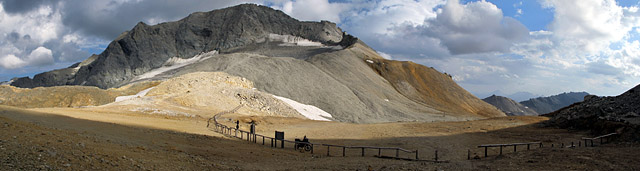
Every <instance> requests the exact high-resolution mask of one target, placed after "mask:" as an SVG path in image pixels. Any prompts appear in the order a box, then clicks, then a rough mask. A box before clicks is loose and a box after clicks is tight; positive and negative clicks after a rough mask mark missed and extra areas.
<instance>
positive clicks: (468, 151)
mask: <svg viewBox="0 0 640 171" xmlns="http://www.w3.org/2000/svg"><path fill="white" fill-rule="evenodd" d="M467 160H471V150H467Z"/></svg>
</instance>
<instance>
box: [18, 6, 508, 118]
mask: <svg viewBox="0 0 640 171" xmlns="http://www.w3.org/2000/svg"><path fill="white" fill-rule="evenodd" d="M248 28H251V29H248ZM194 72H209V73H215V72H224V73H226V74H228V75H230V76H236V77H241V78H244V79H248V80H250V81H251V82H252V83H253V87H254V88H256V90H257V91H259V92H262V93H268V94H271V95H275V96H278V97H282V98H287V99H290V100H292V101H295V102H296V103H299V104H304V105H310V106H312V107H317V108H319V110H322V111H324V112H326V113H328V114H329V115H331V116H333V117H332V120H335V121H342V122H355V123H378V122H396V121H464V120H474V119H482V118H488V117H498V116H505V114H504V113H503V112H501V111H500V110H498V109H496V108H495V107H493V106H491V105H489V104H487V103H485V102H484V101H482V100H480V99H478V98H476V97H475V96H473V95H471V94H470V93H469V92H467V91H466V90H464V89H463V88H461V87H460V86H458V85H457V84H456V83H455V82H454V81H453V80H452V79H451V78H450V77H449V76H446V75H445V74H442V73H440V72H438V71H436V70H434V69H430V68H428V67H425V66H422V65H419V64H415V63H411V62H401V61H392V60H384V59H383V58H382V57H381V56H380V55H379V54H377V52H376V51H375V50H373V49H371V48H370V47H369V46H367V45H366V44H365V43H364V42H362V41H360V40H359V39H358V38H356V37H354V36H351V35H348V34H346V33H343V32H342V31H341V29H340V28H338V27H337V26H336V25H335V24H334V23H330V22H326V21H322V22H301V21H298V20H296V19H293V18H291V17H289V16H287V15H286V14H284V13H283V12H281V11H278V10H274V9H271V8H268V7H265V6H259V5H253V4H245V5H238V6H234V7H229V8H225V9H220V10H214V11H210V12H198V13H193V14H191V15H189V16H188V17H186V18H184V19H182V20H179V21H175V22H166V23H161V24H158V25H154V26H149V25H146V24H144V23H139V24H138V25H136V26H135V27H134V28H133V29H132V30H130V31H127V32H125V33H123V34H122V35H120V36H119V37H118V38H117V39H116V40H114V41H113V42H111V44H109V46H108V47H107V49H106V50H105V51H104V52H103V53H101V54H99V55H93V56H91V57H90V58H88V59H87V60H85V61H83V62H81V63H79V64H76V65H73V66H71V67H69V68H65V69H59V70H55V71H51V72H46V73H42V74H38V75H36V76H34V78H33V79H30V78H20V79H16V80H13V82H12V83H11V85H13V86H17V87H40V86H45V87H46V86H56V85H84V86H97V87H100V88H110V87H120V86H125V85H130V84H134V83H141V82H147V81H163V80H168V79H172V78H176V77H179V76H181V75H185V74H189V73H194ZM176 86H184V85H176ZM154 91H155V90H151V92H150V93H151V94H153V92H154ZM209 92H210V91H209ZM209 92H202V93H201V94H204V93H209ZM133 94H136V93H131V94H127V95H133ZM188 98H200V97H197V96H185V98H184V99H181V100H180V101H184V102H187V101H193V99H188ZM175 100H176V99H174V101H175ZM210 100H212V101H210V102H207V104H209V105H211V104H218V103H219V102H220V101H215V99H210ZM198 101H201V102H202V100H198ZM267 101H268V100H267ZM202 103H203V104H204V102H202ZM232 103H235V102H222V103H220V104H232ZM100 104H103V103H100ZM151 104H153V103H151ZM178 104H179V103H178ZM264 104H267V105H272V104H273V105H275V103H264ZM261 105H262V104H261ZM298 106H301V105H298ZM187 107H191V106H188V105H187ZM221 108H222V107H221ZM261 108H272V109H276V108H279V107H277V106H268V107H261ZM283 115H286V116H289V114H283Z"/></svg>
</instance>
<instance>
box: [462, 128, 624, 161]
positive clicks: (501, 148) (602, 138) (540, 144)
mask: <svg viewBox="0 0 640 171" xmlns="http://www.w3.org/2000/svg"><path fill="white" fill-rule="evenodd" d="M614 135H617V134H616V133H610V134H606V135H601V136H597V137H594V138H584V137H583V138H582V140H584V147H587V145H588V144H587V143H588V142H591V147H594V144H593V140H597V139H600V144H604V143H605V141H604V139H606V142H610V141H611V140H610V138H611V137H612V136H614ZM525 145H526V146H527V150H529V149H531V147H534V146H538V148H542V147H544V146H543V144H542V142H526V143H511V144H484V145H479V146H478V148H484V157H487V156H489V155H488V149H489V148H495V147H498V148H500V152H499V155H502V151H503V148H504V147H510V146H513V152H517V147H518V146H525ZM532 145H534V146H532ZM559 145H560V146H559V147H560V148H565V147H571V148H575V147H576V146H575V145H576V144H575V143H574V142H571V145H569V146H565V144H564V143H560V144H559ZM577 145H578V147H581V146H582V142H581V141H578V144H577ZM551 147H554V144H553V143H552V144H551ZM467 159H471V150H468V152H467Z"/></svg>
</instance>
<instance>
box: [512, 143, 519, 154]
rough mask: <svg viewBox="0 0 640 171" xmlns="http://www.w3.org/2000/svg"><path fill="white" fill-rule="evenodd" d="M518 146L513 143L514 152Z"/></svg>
mask: <svg viewBox="0 0 640 171" xmlns="http://www.w3.org/2000/svg"><path fill="white" fill-rule="evenodd" d="M516 147H518V145H513V152H514V153H515V152H516V151H517V150H516Z"/></svg>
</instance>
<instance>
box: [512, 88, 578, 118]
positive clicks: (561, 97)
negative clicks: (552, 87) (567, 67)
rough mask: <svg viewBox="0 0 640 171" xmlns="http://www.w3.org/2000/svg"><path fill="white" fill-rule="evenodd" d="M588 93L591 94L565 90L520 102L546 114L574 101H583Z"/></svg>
mask: <svg viewBox="0 0 640 171" xmlns="http://www.w3.org/2000/svg"><path fill="white" fill-rule="evenodd" d="M587 95H589V93H587V92H569V93H566V92H565V93H560V94H557V95H553V96H548V97H538V98H532V99H529V100H525V101H522V102H520V103H521V104H522V105H525V106H527V107H529V108H531V109H533V110H534V111H536V112H537V113H539V114H545V113H550V112H553V111H556V110H558V109H560V108H563V107H566V106H569V105H571V104H573V103H576V102H581V101H582V100H583V99H584V97H585V96H587Z"/></svg>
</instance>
